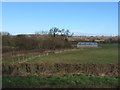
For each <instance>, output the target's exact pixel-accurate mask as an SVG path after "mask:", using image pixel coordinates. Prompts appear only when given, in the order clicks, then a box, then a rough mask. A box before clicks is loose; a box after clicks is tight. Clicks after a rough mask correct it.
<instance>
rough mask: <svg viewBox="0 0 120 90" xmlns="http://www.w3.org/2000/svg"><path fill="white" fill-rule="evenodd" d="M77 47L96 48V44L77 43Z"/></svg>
mask: <svg viewBox="0 0 120 90" xmlns="http://www.w3.org/2000/svg"><path fill="white" fill-rule="evenodd" d="M77 47H78V48H80V47H98V43H97V42H78V43H77Z"/></svg>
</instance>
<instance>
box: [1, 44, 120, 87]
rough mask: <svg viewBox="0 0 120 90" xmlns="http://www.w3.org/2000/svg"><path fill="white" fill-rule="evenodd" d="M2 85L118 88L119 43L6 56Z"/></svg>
mask: <svg viewBox="0 0 120 90" xmlns="http://www.w3.org/2000/svg"><path fill="white" fill-rule="evenodd" d="M2 61H3V62H2V63H3V87H86V88H87V87H118V86H119V85H118V79H119V76H118V45H117V44H100V45H99V47H98V48H75V49H67V50H56V51H54V52H50V51H46V52H44V53H38V52H37V53H34V52H33V54H26V55H21V56H20V55H19V56H16V57H11V58H3V59H2Z"/></svg>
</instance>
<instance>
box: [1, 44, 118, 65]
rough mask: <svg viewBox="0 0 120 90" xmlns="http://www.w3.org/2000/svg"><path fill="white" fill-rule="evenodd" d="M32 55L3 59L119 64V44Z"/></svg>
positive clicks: (12, 60) (4, 60)
mask: <svg viewBox="0 0 120 90" xmlns="http://www.w3.org/2000/svg"><path fill="white" fill-rule="evenodd" d="M55 52H56V53H52V52H48V53H47V54H46V53H43V54H41V53H40V54H39V53H35V54H32V55H31V54H30V55H24V56H17V57H13V58H3V62H9V63H18V62H19V61H21V62H22V61H23V62H24V61H25V59H26V60H27V59H28V58H29V59H28V60H27V61H26V62H29V63H49V64H53V63H67V64H75V63H77V64H78V63H80V64H86V63H92V64H94V63H97V64H98V63H101V64H103V63H112V64H113V63H118V46H117V44H100V45H99V47H98V48H80V49H68V50H61V51H58V50H56V51H55Z"/></svg>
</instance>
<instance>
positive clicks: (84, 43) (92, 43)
mask: <svg viewBox="0 0 120 90" xmlns="http://www.w3.org/2000/svg"><path fill="white" fill-rule="evenodd" d="M78 44H79V45H96V44H97V42H78Z"/></svg>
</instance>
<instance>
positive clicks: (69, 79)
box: [3, 74, 120, 88]
mask: <svg viewBox="0 0 120 90" xmlns="http://www.w3.org/2000/svg"><path fill="white" fill-rule="evenodd" d="M118 79H120V78H118V77H110V76H109V77H108V76H107V77H102V76H88V75H71V74H66V75H63V76H55V75H53V76H3V88H4V87H9V88H12V87H14V88H21V87H23V88H26V87H27V88H31V87H32V88H40V87H57V88H58V87H80V88H91V87H92V88H100V87H102V88H103V87H104V88H116V87H118Z"/></svg>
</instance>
